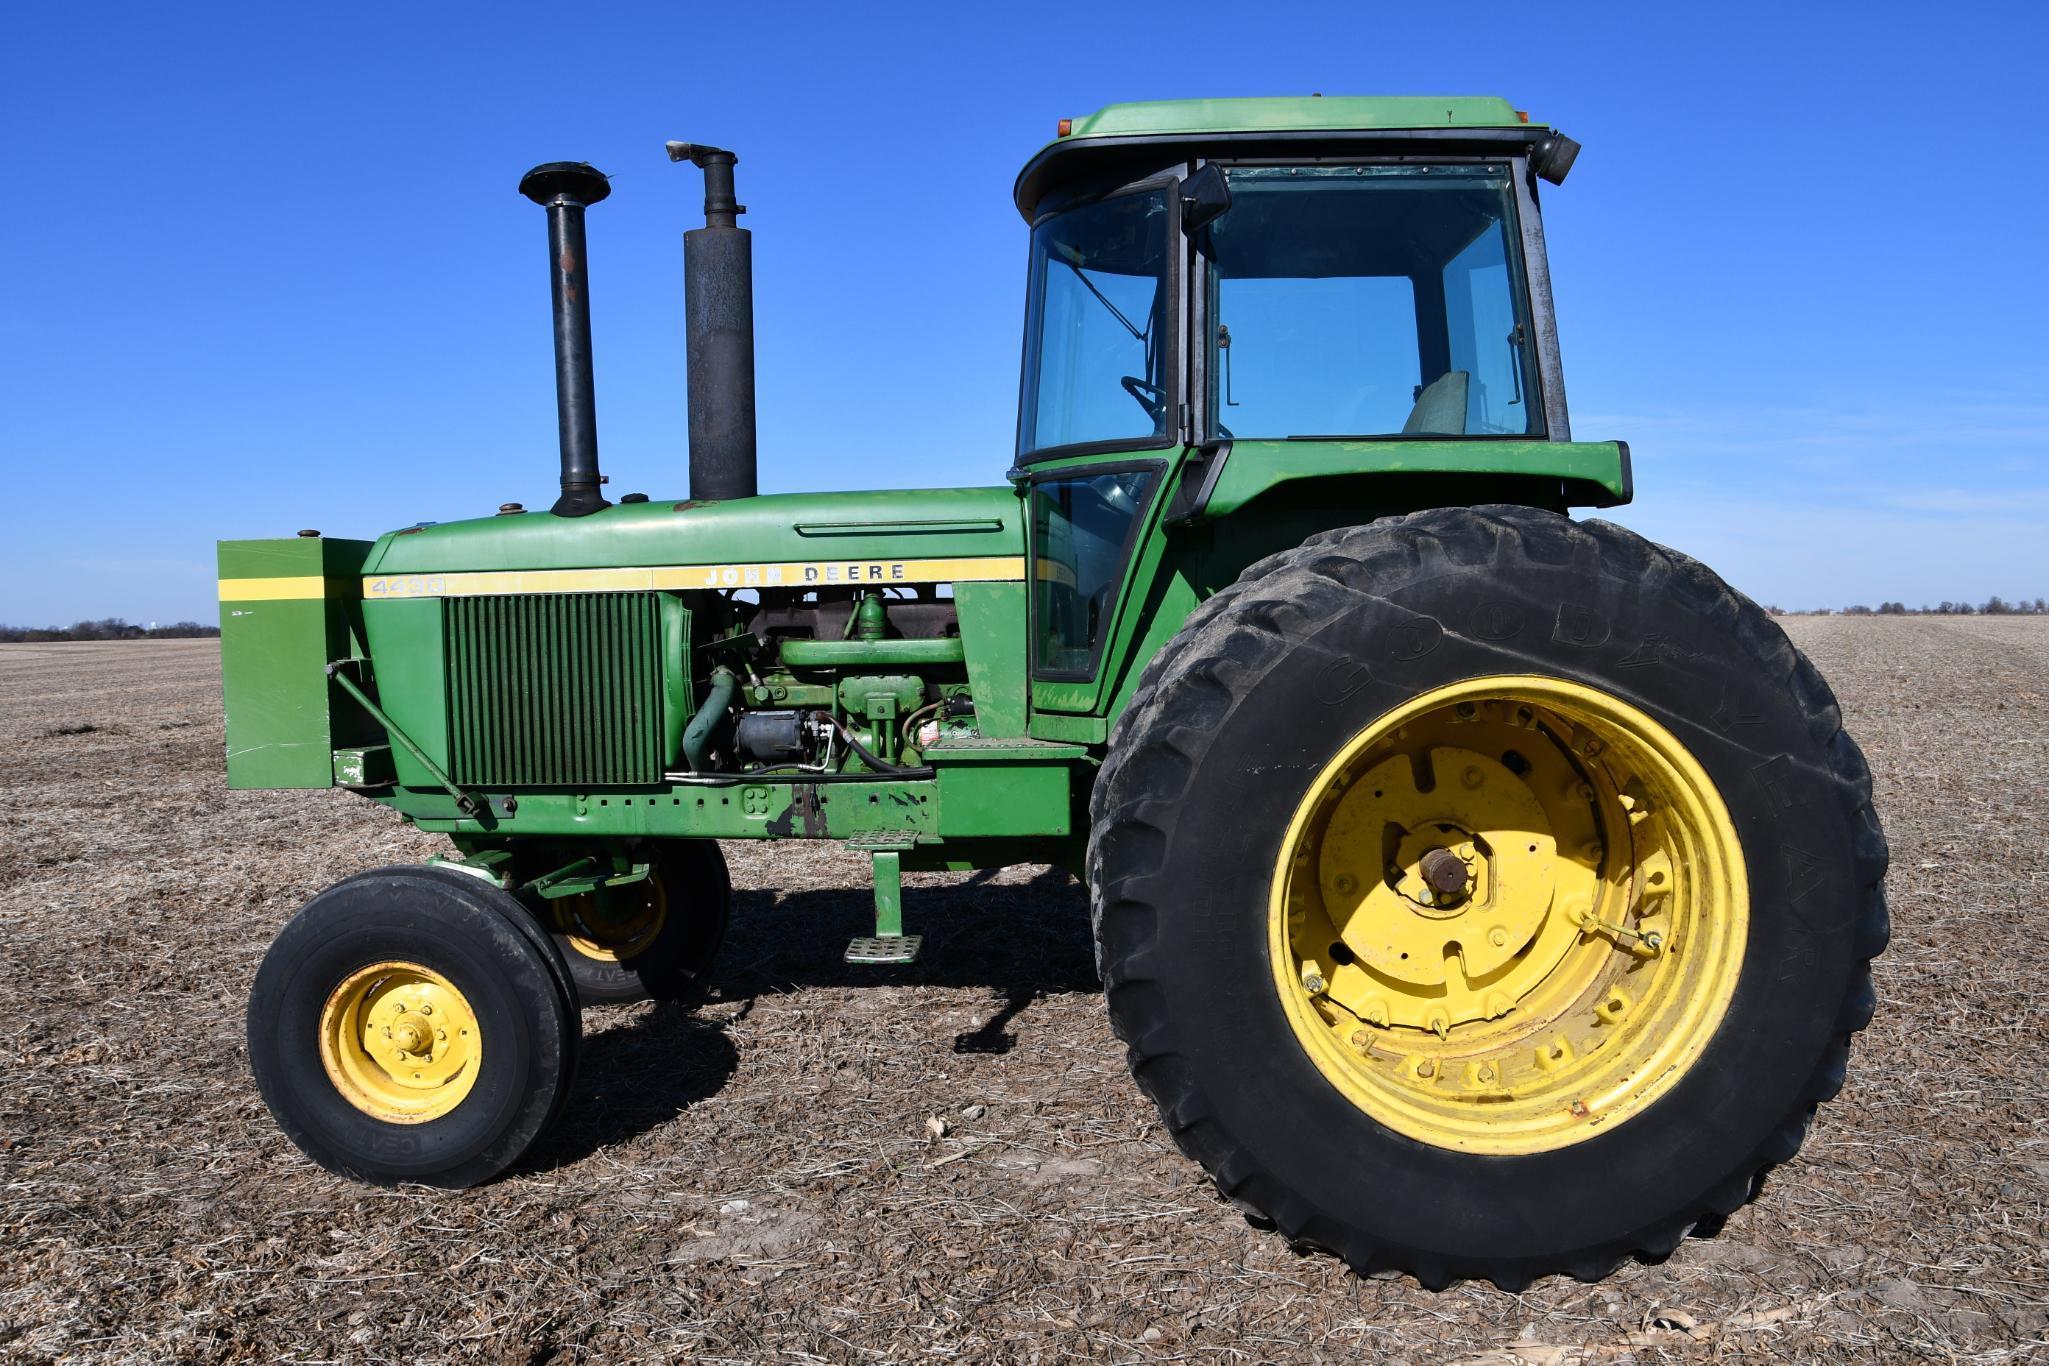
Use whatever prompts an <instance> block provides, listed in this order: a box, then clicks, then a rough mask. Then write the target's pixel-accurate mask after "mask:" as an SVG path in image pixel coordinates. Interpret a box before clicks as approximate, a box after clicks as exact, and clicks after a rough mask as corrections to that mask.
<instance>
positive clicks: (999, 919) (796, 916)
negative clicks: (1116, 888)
mask: <svg viewBox="0 0 2049 1366" xmlns="http://www.w3.org/2000/svg"><path fill="white" fill-rule="evenodd" d="M992 879H993V873H989V872H984V873H978V874H976V875H975V876H974V877H971V878H969V879H968V880H967V881H965V882H960V883H951V884H948V885H945V886H939V887H925V886H907V887H905V888H904V928H905V930H906V932H908V933H911V934H917V935H922V936H924V950H923V952H922V953H921V954H920V955H919V957H918V961H917V962H915V963H906V964H900V965H887V966H878V965H873V964H853V963H848V962H846V961H845V960H844V957H843V955H844V953H845V951H846V947H847V941H848V940H850V939H853V938H854V937H856V936H858V935H866V934H872V933H874V916H875V903H874V901H873V900H872V899H871V897H870V896H869V895H868V893H867V892H866V890H865V889H860V888H852V889H839V888H835V889H833V890H831V891H812V892H794V893H790V894H788V895H782V896H778V895H776V894H774V893H771V892H740V893H737V894H735V896H734V898H733V923H732V928H731V930H730V931H729V932H728V936H727V939H726V945H725V948H724V950H723V951H722V953H721V962H720V964H719V966H718V967H717V968H715V969H714V970H713V978H714V981H715V983H716V985H715V987H714V991H715V995H716V998H717V999H720V1000H724V1001H752V1000H753V999H754V998H756V997H758V996H761V995H764V994H770V993H782V992H788V991H793V990H797V989H799V988H803V987H822V988H827V989H832V988H853V987H874V986H907V987H921V986H922V987H988V988H990V989H991V990H992V992H993V993H994V994H995V997H996V1000H995V1001H994V1002H993V1003H992V1004H994V1005H995V1007H996V1009H995V1011H994V1014H993V1015H992V1016H991V1017H990V1018H989V1020H988V1021H987V1022H986V1023H984V1024H983V1025H982V1026H981V1028H979V1029H977V1030H975V1031H973V1032H972V1033H968V1034H962V1035H960V1036H958V1037H957V1038H956V1039H955V1040H954V1044H953V1047H954V1051H955V1052H957V1053H1007V1052H1009V1051H1010V1048H1011V1045H1012V1044H1013V1043H1014V1042H1015V1038H1014V1036H1013V1035H1012V1034H1010V1033H1009V1032H1008V1026H1009V1025H1010V1023H1011V1022H1012V1021H1013V1020H1015V1019H1016V1018H1017V1017H1018V1016H1019V1015H1021V1014H1022V1013H1023V1012H1024V1011H1026V1010H1028V1009H1029V1008H1030V1007H1031V1006H1032V1004H1033V1003H1034V1002H1036V1001H1041V1000H1044V999H1046V998H1047V997H1049V996H1062V995H1068V994H1071V993H1075V992H1095V991H1098V990H1100V989H1101V984H1100V983H1099V982H1098V981H1097V979H1096V963H1095V947H1094V941H1093V940H1092V938H1091V936H1090V931H1089V909H1088V893H1087V891H1086V890H1085V889H1084V888H1083V886H1082V885H1081V883H1080V882H1078V881H1076V880H1075V879H1074V878H1073V877H1071V876H1069V875H1068V874H1067V873H1065V872H1062V871H1061V870H1059V869H1056V868H1049V869H1047V870H1046V871H1044V872H1042V873H1040V874H1039V875H1038V876H1037V877H1035V878H1033V879H1032V880H1031V881H1029V882H1023V883H999V882H995V881H993V880H992Z"/></svg>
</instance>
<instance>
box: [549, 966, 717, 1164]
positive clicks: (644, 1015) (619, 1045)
mask: <svg viewBox="0 0 2049 1366" xmlns="http://www.w3.org/2000/svg"><path fill="white" fill-rule="evenodd" d="M619 1013H621V1012H620V1011H619V1010H617V1009H605V1010H601V1011H590V1012H587V1013H586V1014H585V1016H584V1036H583V1042H582V1045H581V1048H580V1050H579V1052H578V1055H577V1060H576V1080H575V1081H574V1082H572V1083H571V1089H570V1094H569V1100H568V1103H567V1104H566V1105H564V1106H563V1107H562V1113H561V1115H560V1116H559V1117H558V1118H557V1119H556V1121H555V1123H554V1125H553V1126H552V1127H551V1128H550V1129H549V1130H548V1132H547V1133H546V1134H545V1135H544V1136H543V1137H542V1138H541V1140H540V1141H539V1142H538V1143H536V1144H535V1145H534V1147H533V1148H532V1150H531V1151H530V1152H529V1153H528V1154H527V1156H526V1157H525V1158H523V1159H522V1160H521V1161H520V1163H519V1167H518V1170H520V1171H523V1172H541V1171H550V1170H553V1169H554V1168H556V1167H566V1166H568V1165H569V1164H571V1163H573V1162H579V1161H581V1160H583V1159H584V1158H586V1157H589V1156H591V1155H592V1154H593V1153H596V1152H599V1151H600V1150H602V1149H605V1148H609V1147H613V1146H614V1145H616V1144H620V1143H624V1142H627V1141H628V1140H629V1139H633V1138H636V1137H638V1136H639V1135H641V1134H644V1133H646V1132H647V1131H648V1130H650V1129H653V1128H657V1127H659V1126H660V1125H663V1124H666V1123H667V1122H668V1121H670V1120H672V1119H674V1118H675V1117H676V1116H677V1115H679V1114H681V1113H683V1111H685V1110H687V1109H689V1108H690V1107H691V1106H693V1105H695V1104H697V1102H699V1101H701V1100H705V1099H707V1098H708V1097H710V1096H714V1095H716V1094H718V1092H719V1090H720V1089H721V1088H722V1087H724V1086H725V1084H726V1082H727V1081H728V1080H729V1079H730V1078H731V1077H732V1075H733V1073H734V1071H735V1070H736V1069H737V1068H738V1067H739V1065H740V1053H739V1050H738V1049H736V1048H734V1047H733V1041H732V1040H731V1039H730V1038H728V1037H727V1036H726V1029H725V1025H724V1024H723V1023H720V1022H716V1021H711V1020H704V1019H699V1018H698V1017H697V1016H696V1014H695V1012H694V1010H693V1009H692V1008H691V1007H690V1006H685V1005H670V1004H657V1005H653V1006H650V1007H647V1008H646V1009H645V1010H643V1011H642V1012H641V1013H639V1014H637V1015H634V1016H633V1017H632V1018H631V1019H628V1020H625V1021H623V1022H620V1023H616V1024H609V1025H608V1024H607V1022H606V1020H605V1018H604V1017H606V1016H616V1015H617V1014H619ZM594 1026H595V1027H594Z"/></svg>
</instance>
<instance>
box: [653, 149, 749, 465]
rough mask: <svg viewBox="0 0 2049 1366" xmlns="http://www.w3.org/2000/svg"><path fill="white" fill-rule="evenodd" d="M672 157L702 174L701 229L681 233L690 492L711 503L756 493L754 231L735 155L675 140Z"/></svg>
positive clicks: (670, 156)
mask: <svg viewBox="0 0 2049 1366" xmlns="http://www.w3.org/2000/svg"><path fill="white" fill-rule="evenodd" d="M668 147H669V160H671V161H688V162H689V163H690V164H691V165H693V166H696V167H697V168H698V169H699V170H701V171H703V172H704V226H703V227H701V228H693V229H691V230H690V231H689V232H686V233H684V234H683V315H684V320H685V328H686V330H687V332H688V348H689V385H690V496H691V498H692V499H695V500H699V501H705V502H714V501H721V500H724V499H727V498H752V497H753V496H754V494H755V492H756V491H757V484H756V477H755V440H754V235H753V234H752V233H750V232H748V231H747V229H745V228H743V227H741V226H740V225H739V221H738V220H739V216H740V215H741V214H743V213H745V212H747V210H746V208H745V206H743V205H741V204H739V203H737V202H736V201H735V200H734V197H733V166H734V164H735V163H736V162H738V161H739V160H740V158H739V157H738V156H736V155H734V154H733V153H731V152H728V151H726V150H725V149H724V148H720V147H707V146H705V145H704V144H702V143H690V142H672V143H670V144H669V145H668Z"/></svg>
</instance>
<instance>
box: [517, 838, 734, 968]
mask: <svg viewBox="0 0 2049 1366" xmlns="http://www.w3.org/2000/svg"><path fill="white" fill-rule="evenodd" d="M651 857H652V862H653V867H652V868H651V870H650V871H649V873H648V875H647V876H646V877H645V878H642V879H641V880H640V881H639V882H635V883H629V884H628V885H626V886H625V887H621V888H617V889H612V890H608V891H606V892H604V893H602V894H596V893H585V894H582V895H579V896H570V897H560V898H557V899H555V900H552V901H542V902H541V903H540V907H541V910H540V912H539V914H540V915H541V916H542V918H543V920H544V922H545V924H546V926H547V928H548V930H549V931H550V933H552V934H553V936H554V939H555V944H556V947H558V948H559V949H561V950H562V957H563V959H564V961H566V962H567V963H568V964H569V975H570V977H571V978H572V979H574V981H575V983H576V994H577V997H578V998H579V999H580V1000H581V1001H582V1002H583V1004H585V1005H587V1006H589V1005H622V1004H626V1003H629V1002H633V1001H646V1000H650V999H652V1000H657V1001H683V1000H691V999H694V998H695V997H697V996H698V995H700V994H701V993H702V992H703V990H704V988H705V985H706V982H705V974H706V973H707V972H708V971H709V970H710V968H711V964H712V960H713V959H714V958H715V957H717V956H718V951H719V946H720V945H721V944H723V943H724V942H725V938H726V922H727V920H728V919H729V918H730V916H731V913H732V904H733V883H732V879H731V877H730V876H729V875H728V874H727V871H726V857H725V855H724V854H723V853H721V852H720V850H719V846H718V844H717V843H716V842H715V841H713V840H674V841H669V842H668V843H666V844H664V845H663V846H661V847H660V848H659V849H657V850H656V851H654V852H653V854H652V855H651Z"/></svg>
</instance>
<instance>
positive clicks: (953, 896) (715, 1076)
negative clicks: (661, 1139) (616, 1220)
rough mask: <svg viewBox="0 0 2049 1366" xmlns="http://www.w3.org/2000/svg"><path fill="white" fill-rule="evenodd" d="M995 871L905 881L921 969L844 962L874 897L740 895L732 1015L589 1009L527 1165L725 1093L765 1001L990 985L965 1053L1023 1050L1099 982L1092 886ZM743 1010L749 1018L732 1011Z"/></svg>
mask: <svg viewBox="0 0 2049 1366" xmlns="http://www.w3.org/2000/svg"><path fill="white" fill-rule="evenodd" d="M991 876H992V875H983V874H977V875H976V876H975V877H972V878H969V879H968V880H967V881H965V882H960V883H952V884H949V885H946V886H941V887H924V886H909V887H906V888H905V889H904V921H905V928H906V929H907V930H908V931H909V932H911V933H913V934H922V935H923V936H924V937H925V945H924V951H923V953H922V954H921V955H920V956H919V958H918V961H917V962H915V963H909V964H903V965H900V966H889V967H877V966H869V965H857V964H850V963H847V962H846V961H845V960H844V958H843V954H844V953H845V951H846V947H847V941H848V940H850V939H852V938H854V937H856V936H858V935H863V934H871V933H873V932H874V915H875V909H874V906H875V903H874V901H873V900H872V898H871V897H870V896H869V894H868V892H867V891H866V889H864V888H845V889H842V888H835V889H833V890H830V891H804V892H792V893H788V894H780V895H779V894H777V893H774V892H759V891H743V892H737V893H735V894H734V897H733V918H732V924H731V927H730V929H729V930H728V931H727V936H726V942H725V945H724V947H723V948H722V949H721V950H720V952H719V958H718V961H717V963H716V964H715V965H714V966H713V968H712V973H711V978H712V983H713V986H712V992H711V998H710V1000H709V1001H708V1002H707V1005H708V1006H709V1007H710V1008H711V1011H712V1012H717V1014H718V1015H719V1016H721V1017H722V1018H715V1017H714V1016H713V1015H712V1014H710V1013H707V1012H702V1011H700V1010H699V1009H697V1008H695V1007H691V1006H683V1005H655V1006H651V1007H646V1008H641V1007H625V1008H624V1009H597V1010H592V1011H588V1012H586V1013H585V1016H584V1031H585V1032H584V1037H583V1042H582V1048H581V1052H580V1054H579V1056H578V1059H577V1069H576V1080H575V1082H574V1083H573V1089H572V1091H571V1094H570V1096H569V1100H568V1103H567V1104H566V1105H565V1106H564V1107H563V1110H562V1114H561V1117H560V1118H559V1119H558V1120H557V1121H556V1122H555V1124H554V1126H553V1127H552V1128H551V1129H550V1131H549V1132H548V1133H547V1135H546V1136H544V1137H543V1138H542V1139H541V1141H540V1142H539V1143H537V1144H536V1145H535V1146H534V1148H533V1150H532V1151H531V1152H530V1153H529V1154H528V1156H527V1157H526V1158H525V1159H524V1160H523V1161H522V1162H521V1163H520V1164H519V1168H518V1169H519V1170H520V1171H524V1172H541V1171H549V1170H552V1169H554V1168H557V1167H563V1166H567V1165H569V1164H571V1163H574V1162H578V1161H581V1160H582V1159H584V1158H586V1157H589V1156H591V1155H592V1154H594V1153H596V1152H599V1151H600V1150H602V1149H605V1148H609V1147H613V1146H616V1145H618V1144H621V1143H625V1142H628V1141H629V1140H631V1139H633V1138H635V1137H637V1136H639V1135H640V1134H643V1133H646V1132H647V1131H649V1130H651V1129H654V1128H656V1127H658V1126H660V1125H662V1124H665V1123H667V1122H668V1121H669V1120H671V1119H673V1118H675V1117H676V1116H677V1115H679V1114H681V1113H682V1112H683V1111H685V1110H687V1109H689V1108H690V1107H691V1106H692V1105H695V1104H697V1103H698V1102H699V1101H702V1100H705V1099H707V1098H709V1097H710V1096H713V1095H715V1094H717V1093H718V1091H719V1090H720V1089H721V1088H722V1087H724V1086H725V1084H726V1083H727V1081H728V1080H729V1079H730V1078H731V1077H732V1075H733V1073H734V1072H735V1070H737V1069H738V1067H739V1064H740V1054H739V1050H738V1049H737V1048H736V1047H735V1046H734V1043H733V1041H732V1039H731V1037H730V1036H729V1035H728V1033H727V1029H728V1027H729V1026H730V1025H731V1024H733V1023H736V1022H737V1021H739V1020H741V1019H744V1018H745V1017H746V1015H747V1014H748V1012H750V1011H751V1010H752V1009H753V1003H754V1001H755V1000H756V999H757V998H759V997H761V996H765V995H779V994H783V993H787V992H791V991H795V990H798V989H801V988H806V987H811V988H826V989H831V988H856V987H878V986H910V987H916V986H932V987H987V988H989V989H990V991H991V993H992V995H993V998H994V999H993V1000H992V1005H993V1006H994V1007H995V1008H994V1010H993V1011H992V1013H991V1014H990V1016H989V1017H988V1019H987V1020H986V1022H985V1023H983V1024H982V1026H981V1027H980V1028H978V1029H975V1030H973V1031H970V1032H968V1033H963V1034H960V1035H957V1036H956V1037H955V1038H954V1040H953V1050H954V1052H956V1053H979V1054H991V1053H1007V1052H1009V1051H1010V1050H1011V1048H1012V1046H1013V1045H1014V1044H1015V1043H1016V1035H1015V1034H1014V1033H1012V1032H1011V1031H1010V1025H1011V1024H1012V1023H1013V1022H1014V1021H1015V1020H1016V1019H1017V1018H1018V1016H1020V1015H1022V1014H1023V1013H1024V1012H1025V1011H1027V1010H1029V1009H1030V1008H1031V1007H1032V1006H1033V1005H1034V1004H1035V1003H1037V1002H1039V1001H1042V1000H1045V999H1047V998H1048V997H1052V996H1062V995H1068V994H1071V993H1076V992H1091V993H1092V992H1095V991H1098V990H1100V989H1101V988H1100V983H1099V982H1098V981H1097V979H1096V965H1095V949H1094V943H1093V940H1092V939H1091V936H1090V932H1089V912H1088V894H1087V892H1086V891H1085V890H1084V889H1083V887H1082V885H1081V884H1080V883H1079V882H1077V881H1076V880H1075V879H1074V878H1072V877H1070V876H1069V875H1068V874H1066V873H1064V872H1061V871H1059V870H1057V869H1049V870H1047V871H1046V872H1044V873H1041V874H1040V875H1039V876H1038V877H1036V878H1034V879H1032V880H1031V881H1030V882H1027V883H997V882H994V881H992V880H991ZM736 1004H737V1005H738V1006H739V1010H738V1012H737V1013H735V1012H732V1011H731V1010H730V1007H731V1006H733V1005H736ZM632 1012H637V1013H632ZM621 1015H626V1016H627V1018H624V1019H620V1018H618V1017H619V1016H621Z"/></svg>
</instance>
